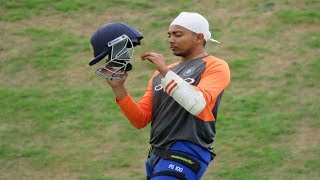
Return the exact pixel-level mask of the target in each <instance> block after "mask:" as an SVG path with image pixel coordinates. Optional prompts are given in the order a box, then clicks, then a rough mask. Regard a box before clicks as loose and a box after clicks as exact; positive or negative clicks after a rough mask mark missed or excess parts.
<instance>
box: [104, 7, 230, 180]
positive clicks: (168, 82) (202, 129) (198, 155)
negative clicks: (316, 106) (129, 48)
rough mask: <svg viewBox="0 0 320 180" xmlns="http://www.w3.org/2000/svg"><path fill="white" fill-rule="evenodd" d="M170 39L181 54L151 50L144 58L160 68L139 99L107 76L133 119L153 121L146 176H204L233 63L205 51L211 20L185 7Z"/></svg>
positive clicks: (136, 123) (136, 122) (135, 122)
mask: <svg viewBox="0 0 320 180" xmlns="http://www.w3.org/2000/svg"><path fill="white" fill-rule="evenodd" d="M168 35H169V45H170V49H171V50H172V53H173V54H174V55H175V56H178V57H180V60H179V61H178V62H176V63H174V64H171V65H169V66H167V65H166V63H165V59H164V57H163V55H162V54H159V53H156V52H148V53H146V54H143V55H142V56H141V60H148V61H150V62H152V63H153V65H154V67H155V68H156V70H157V71H156V72H155V73H154V75H153V76H152V78H151V79H150V81H149V85H148V87H147V89H146V92H145V94H144V96H143V97H142V98H141V99H140V101H139V102H137V103H136V102H135V101H134V100H133V99H132V97H131V96H130V94H129V92H128V91H127V90H126V88H125V86H124V82H125V80H126V77H127V76H128V75H127V74H125V76H124V78H123V79H122V80H120V81H115V80H110V79H109V80H107V82H108V84H109V85H110V86H111V88H112V90H113V92H114V93H115V95H116V102H117V104H118V105H119V107H120V109H121V110H122V112H123V114H124V115H125V116H126V117H127V119H128V120H129V121H130V123H131V124H132V125H133V126H134V127H136V128H143V127H145V126H147V125H148V124H149V123H151V134H150V144H151V149H150V153H149V156H148V159H147V161H146V173H147V179H152V180H155V179H192V180H193V179H200V178H201V176H202V175H203V174H204V172H205V171H206V169H207V167H208V164H209V163H210V161H211V160H212V159H213V158H214V157H215V154H214V152H213V144H214V136H215V132H216V131H215V121H216V119H217V111H218V107H219V103H220V100H221V97H222V93H223V91H224V90H225V89H226V88H227V86H228V84H229V83H230V70H229V67H228V64H227V63H226V62H225V61H223V60H221V59H219V58H217V57H214V56H211V55H208V54H207V53H206V51H205V44H206V42H208V41H213V42H217V43H219V42H218V41H216V40H214V39H212V38H211V33H210V31H209V23H208V21H207V20H206V19H205V18H204V17H203V16H202V15H200V14H198V13H191V12H182V13H180V14H179V16H177V17H176V18H175V19H174V20H173V22H172V23H171V24H170V26H169V30H168Z"/></svg>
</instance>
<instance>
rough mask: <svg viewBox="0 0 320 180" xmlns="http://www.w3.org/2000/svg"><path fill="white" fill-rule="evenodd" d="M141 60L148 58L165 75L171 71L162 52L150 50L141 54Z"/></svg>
mask: <svg viewBox="0 0 320 180" xmlns="http://www.w3.org/2000/svg"><path fill="white" fill-rule="evenodd" d="M140 58H141V60H148V61H150V62H152V63H153V65H154V67H155V68H156V69H157V70H158V71H159V72H160V73H161V74H162V75H163V76H165V75H166V74H167V72H168V71H169V68H168V67H167V65H166V63H165V61H164V57H163V55H162V54H158V53H155V52H148V53H146V54H143V55H142V56H140Z"/></svg>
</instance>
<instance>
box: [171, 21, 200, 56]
mask: <svg viewBox="0 0 320 180" xmlns="http://www.w3.org/2000/svg"><path fill="white" fill-rule="evenodd" d="M168 37H169V43H170V49H171V50H172V53H173V54H174V55H176V56H182V57H186V56H188V55H189V54H190V53H191V52H192V51H193V49H194V47H195V46H194V45H195V41H196V34H195V33H193V32H192V31H190V30H188V29H186V28H184V27H182V26H179V25H172V26H170V27H169V30H168Z"/></svg>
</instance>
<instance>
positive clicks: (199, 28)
mask: <svg viewBox="0 0 320 180" xmlns="http://www.w3.org/2000/svg"><path fill="white" fill-rule="evenodd" d="M172 25H179V26H182V27H184V28H186V29H189V30H190V31H192V32H195V33H197V34H200V33H201V34H203V36H204V39H205V40H206V41H208V40H210V41H213V42H216V43H220V42H219V41H217V40H215V39H212V38H211V33H210V31H209V23H208V21H207V19H206V18H204V17H203V16H202V15H200V14H198V13H192V12H182V13H180V14H179V16H178V17H176V18H175V19H174V20H173V21H172V23H171V24H170V26H172Z"/></svg>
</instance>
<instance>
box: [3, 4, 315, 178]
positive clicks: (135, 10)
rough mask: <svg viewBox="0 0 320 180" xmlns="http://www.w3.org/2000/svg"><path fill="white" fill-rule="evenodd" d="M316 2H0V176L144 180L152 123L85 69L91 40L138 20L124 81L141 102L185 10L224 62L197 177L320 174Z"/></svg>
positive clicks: (169, 58)
mask: <svg viewBox="0 0 320 180" xmlns="http://www.w3.org/2000/svg"><path fill="white" fill-rule="evenodd" d="M319 9H320V1H318V0H278V1H276V0H264V1H259V0H238V1H236V0H211V1H210V0H203V1H202V0H201V1H200V0H175V1H171V0H170V1H169V0H161V1H155V0H149V1H148V0H135V1H131V0H108V1H105V0H97V1H89V0H72V1H67V0H57V1H48V0H20V1H18V0H16V1H8V0H0V42H1V43H0V179H8V180H9V179H10V180H11V179H95V180H98V179H99V180H100V179H145V170H144V162H145V160H146V156H147V153H148V150H149V143H148V141H149V131H150V127H149V126H147V127H146V128H144V129H140V130H137V129H135V128H133V127H132V126H131V125H130V123H129V122H128V121H127V120H126V118H125V117H124V116H123V115H122V113H121V112H120V109H119V108H118V106H117V105H116V103H115V102H114V95H113V93H112V91H111V89H110V88H109V86H108V85H107V84H106V82H105V81H104V80H103V79H101V78H100V77H97V76H96V75H95V67H90V66H88V63H89V61H90V60H91V59H92V58H93V54H92V51H91V47H90V43H89V41H90V37H91V35H92V33H93V32H94V31H96V29H97V28H99V27H100V26H102V25H103V24H106V23H109V22H112V21H121V22H125V23H128V24H130V25H132V26H134V27H135V28H137V29H138V30H139V31H140V32H141V33H142V34H143V35H144V39H143V40H142V45H141V46H138V47H136V48H135V60H134V61H133V65H134V68H133V70H132V71H130V72H129V78H128V80H127V82H126V86H127V88H128V89H129V91H130V92H131V94H132V96H133V97H134V98H135V99H136V100H137V101H138V100H139V98H140V97H141V96H142V95H143V94H144V90H145V88H146V87H147V84H148V80H149V78H150V77H151V75H152V74H153V72H154V68H153V66H152V65H151V64H150V63H147V62H141V61H139V56H140V55H141V54H143V53H145V52H148V51H155V52H159V53H162V54H163V55H164V56H165V58H166V61H167V62H168V64H169V63H172V62H175V61H176V60H177V57H175V56H173V55H172V54H171V51H170V49H169V46H168V37H167V30H168V26H169V24H170V23H171V21H172V20H173V19H174V18H175V17H176V16H177V15H178V14H179V13H180V12H182V11H192V12H198V13H200V14H202V15H203V16H205V17H206V18H207V19H208V21H209V23H210V30H211V32H212V33H213V37H214V38H215V39H217V40H218V41H220V42H221V44H219V45H217V44H214V43H208V44H207V46H206V48H207V52H208V53H210V54H212V55H214V56H217V57H219V58H221V59H224V60H225V61H226V62H227V63H228V64H229V66H230V69H231V76H232V79H231V84H230V86H229V87H228V89H227V90H226V91H225V93H224V96H223V99H222V102H221V106H220V110H219V118H218V120H217V124H216V126H217V135H216V138H215V152H216V153H217V157H216V159H215V160H214V162H213V163H211V165H210V166H209V168H208V170H207V172H206V174H205V175H204V177H203V179H205V180H206V179H207V180H210V179H245V180H248V179H308V180H309V179H320V171H319V169H320V134H319V132H320V122H319V120H320V112H319V109H320V106H319V102H320V91H319V88H320V85H319V78H320V73H319V72H320V56H319V55H320V54H319V48H320V10H319Z"/></svg>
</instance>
